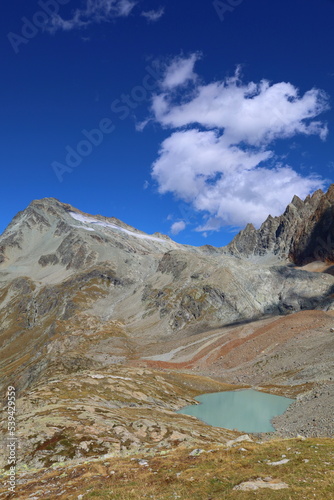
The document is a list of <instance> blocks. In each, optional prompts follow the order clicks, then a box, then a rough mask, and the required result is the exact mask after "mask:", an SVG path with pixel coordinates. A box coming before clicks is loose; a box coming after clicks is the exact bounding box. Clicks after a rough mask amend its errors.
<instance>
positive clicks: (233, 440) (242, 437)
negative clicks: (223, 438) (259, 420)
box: [226, 434, 253, 448]
mask: <svg viewBox="0 0 334 500" xmlns="http://www.w3.org/2000/svg"><path fill="white" fill-rule="evenodd" d="M242 441H249V442H250V443H252V442H253V440H252V439H251V438H250V437H249V436H248V434H243V435H242V436H239V437H237V438H236V439H232V440H231V441H227V443H226V447H227V448H231V446H233V445H234V444H237V443H241V442H242Z"/></svg>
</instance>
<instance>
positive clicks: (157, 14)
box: [141, 7, 165, 23]
mask: <svg viewBox="0 0 334 500" xmlns="http://www.w3.org/2000/svg"><path fill="white" fill-rule="evenodd" d="M164 13H165V9H164V7H160V9H158V10H147V11H143V12H142V13H141V15H142V16H143V17H145V18H146V19H147V20H148V21H150V22H152V23H154V22H155V21H158V19H160V18H161V17H162V16H163V15H164Z"/></svg>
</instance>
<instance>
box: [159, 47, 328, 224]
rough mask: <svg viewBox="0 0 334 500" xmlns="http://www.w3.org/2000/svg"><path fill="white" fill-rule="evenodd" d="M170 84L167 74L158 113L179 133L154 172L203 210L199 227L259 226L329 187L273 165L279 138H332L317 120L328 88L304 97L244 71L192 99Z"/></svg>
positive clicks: (164, 188) (198, 88)
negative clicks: (246, 79) (295, 200)
mask: <svg viewBox="0 0 334 500" xmlns="http://www.w3.org/2000/svg"><path fill="white" fill-rule="evenodd" d="M196 59H197V56H196V55H193V56H192V58H187V59H185V60H184V64H182V61H181V59H180V58H178V59H177V60H176V62H175V64H174V63H172V64H171V66H170V68H172V71H169V70H167V72H166V75H169V74H173V73H174V68H176V66H177V67H179V68H181V67H185V66H186V64H187V65H188V66H187V67H188V73H187V74H188V75H189V74H193V75H195V73H194V69H193V67H194V63H195V62H196ZM190 61H191V62H192V65H191V66H190V65H189V62H190ZM190 67H191V71H190V70H189V68H190ZM193 79H195V77H194V78H193ZM181 80H182V78H180V81H181ZM184 81H186V80H184ZM165 82H166V76H165V79H164V80H163V84H164V85H163V87H164V92H163V93H161V94H158V95H155V96H154V97H153V100H152V111H153V115H154V118H155V120H156V121H158V122H159V123H160V124H161V125H163V126H164V127H169V128H172V129H173V128H174V129H177V130H176V131H173V132H172V133H171V135H170V136H169V137H168V138H167V139H165V140H164V141H163V143H162V145H161V148H160V151H159V156H158V158H157V160H156V161H155V163H154V164H153V169H152V176H153V178H154V179H155V181H156V182H157V183H158V189H159V192H160V193H167V192H171V193H173V194H174V195H175V197H176V198H177V199H180V200H183V201H185V202H187V203H189V204H191V205H192V207H193V208H194V209H195V210H197V211H199V212H201V213H202V214H203V216H204V223H203V224H202V225H201V226H200V227H199V228H197V230H201V231H208V230H219V228H220V227H222V226H239V227H240V226H244V225H245V224H246V223H247V222H252V223H253V224H255V225H256V226H259V225H260V224H261V222H263V220H264V219H265V218H266V217H267V216H268V215H269V214H271V215H273V216H274V215H279V214H281V213H282V211H283V210H284V208H285V207H286V205H287V204H288V203H290V201H291V199H292V197H293V196H294V195H295V194H296V195H298V196H299V197H301V198H304V197H306V196H307V195H308V194H309V193H310V192H312V191H314V190H315V189H318V188H324V181H323V180H322V179H320V178H319V177H316V176H308V177H307V176H302V175H301V174H299V173H297V172H296V171H295V170H294V169H293V168H292V167H291V166H289V165H285V164H281V163H276V164H275V163H274V161H275V153H274V142H275V140H277V139H286V138H290V137H293V136H295V135H296V134H303V135H311V134H312V135H318V136H319V137H320V138H321V139H325V138H326V135H327V127H326V124H324V123H323V122H321V121H319V120H315V119H314V118H315V117H317V116H318V115H319V114H320V113H322V112H323V111H325V110H327V109H328V100H327V97H326V95H325V94H324V93H323V92H322V91H320V90H317V89H312V90H309V91H308V92H306V93H305V94H304V95H302V96H300V95H299V91H298V89H297V88H296V87H294V86H293V85H292V84H291V83H286V82H281V83H276V84H270V83H269V82H268V81H265V80H263V81H261V82H260V83H254V82H250V83H247V84H245V83H243V82H242V81H241V79H240V72H239V70H238V71H237V72H236V74H235V76H234V77H232V78H227V79H226V80H224V81H221V82H214V83H209V84H207V85H202V84H201V85H200V84H197V85H195V89H194V90H193V91H192V95H190V96H189V90H187V93H186V97H184V96H183V95H182V93H181V92H178V94H177V95H175V90H174V85H173V84H172V83H171V84H169V85H168V84H166V83H165ZM167 82H168V80H167ZM172 82H173V80H172ZM180 101H181V104H180ZM276 161H277V160H276Z"/></svg>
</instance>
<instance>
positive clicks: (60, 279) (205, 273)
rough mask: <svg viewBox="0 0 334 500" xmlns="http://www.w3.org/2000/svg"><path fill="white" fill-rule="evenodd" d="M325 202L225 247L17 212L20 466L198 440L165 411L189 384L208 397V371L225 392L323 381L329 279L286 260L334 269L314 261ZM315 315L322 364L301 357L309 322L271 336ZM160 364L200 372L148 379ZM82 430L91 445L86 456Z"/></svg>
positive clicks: (1, 301)
mask: <svg viewBox="0 0 334 500" xmlns="http://www.w3.org/2000/svg"><path fill="white" fill-rule="evenodd" d="M332 195H333V190H330V191H329V193H327V195H323V194H322V193H320V192H317V193H315V194H314V195H313V197H312V198H308V199H306V200H305V202H302V201H300V200H298V199H297V198H294V200H293V202H292V204H291V205H289V207H288V208H287V210H286V212H285V214H284V215H282V216H281V217H280V218H276V219H272V218H271V219H268V220H267V221H266V223H264V225H263V226H262V227H261V229H260V230H259V231H256V230H255V229H254V228H252V227H251V226H248V227H247V228H246V229H245V230H244V231H242V232H241V233H240V235H238V236H237V237H236V238H235V239H234V241H233V242H232V243H231V244H230V245H229V246H228V247H225V248H221V249H217V248H213V247H209V246H203V247H200V248H195V247H190V246H185V245H180V244H177V243H175V242H173V241H172V240H171V239H170V238H168V237H167V236H164V235H161V234H154V235H147V234H145V233H143V232H141V231H138V230H136V229H135V228H132V227H130V226H128V225H126V224H124V223H123V222H121V221H119V220H117V219H115V218H106V217H102V216H92V215H89V214H85V213H83V212H80V211H79V210H77V209H76V208H74V207H72V206H70V205H67V204H63V203H61V202H59V201H57V200H55V199H52V198H45V199H43V200H38V201H34V202H32V203H31V204H30V205H29V207H28V208H27V209H26V210H24V211H23V212H20V213H19V214H18V215H17V216H16V217H15V218H14V219H13V221H12V223H11V224H10V225H9V226H8V228H7V229H6V231H5V232H4V233H3V234H2V235H1V236H0V370H1V383H2V384H3V387H6V386H8V385H14V386H15V387H16V388H17V390H18V391H19V394H20V398H19V401H20V405H21V408H22V413H21V417H20V418H21V420H20V425H21V429H22V436H25V438H24V439H26V441H25V444H24V447H23V448H24V449H23V448H22V453H23V455H24V456H25V457H26V460H27V463H28V462H29V461H30V462H31V463H35V464H36V465H37V466H41V465H43V464H44V465H45V464H52V463H54V462H57V460H58V461H59V460H61V458H59V457H63V458H64V456H65V458H64V460H65V459H67V458H73V457H80V456H90V455H92V456H93V455H94V454H96V453H107V452H110V450H114V449H116V450H124V449H132V448H131V447H133V446H134V447H138V446H141V444H143V443H144V441H145V443H146V445H147V446H151V445H152V446H153V444H154V443H155V444H156V443H157V442H159V443H165V445H167V444H168V446H169V445H171V443H180V442H183V441H182V440H186V439H188V438H189V439H193V438H192V437H191V436H192V432H193V429H194V424H193V423H192V422H190V423H189V420H187V419H186V417H185V416H178V417H177V421H176V420H175V419H174V417H172V416H171V414H170V412H171V410H175V409H176V408H179V407H181V406H183V405H184V404H185V402H189V401H191V398H192V396H193V395H194V386H195V387H198V389H199V388H200V387H201V388H202V391H203V392H205V390H211V388H214V389H215V390H217V385H214V386H212V381H211V382H210V383H209V382H207V379H205V380H204V381H203V379H202V378H201V377H202V375H203V374H204V375H209V376H210V374H214V375H215V376H216V377H218V378H220V379H221V380H228V381H229V382H232V383H236V381H238V380H240V381H241V382H243V383H244V382H246V383H248V382H249V381H250V383H252V380H256V381H258V382H259V383H263V382H264V381H265V382H266V383H269V380H270V381H271V383H273V382H272V381H273V380H275V381H276V382H275V383H277V380H281V381H282V379H279V378H277V377H280V376H281V375H280V374H281V373H285V372H286V373H288V377H290V378H289V380H292V381H293V382H296V381H298V377H300V380H302V382H301V383H306V382H308V381H309V380H311V379H312V380H318V378H319V377H320V378H321V377H323V378H324V379H326V380H327V378H328V379H329V373H330V356H329V354H328V353H330V352H331V349H332V347H331V346H332V344H331V342H332V338H331V337H330V338H329V337H328V335H326V334H325V333H324V332H323V330H322V329H323V326H322V325H326V328H327V330H329V324H330V322H331V311H332V309H334V295H333V294H334V276H332V275H331V274H330V273H322V272H309V271H306V270H303V269H297V268H295V267H294V266H292V265H291V263H289V262H288V261H287V260H286V259H287V257H290V258H291V259H292V258H293V259H294V261H295V262H297V263H303V262H309V261H310V260H312V259H313V260H314V257H317V259H319V258H320V257H322V258H323V259H331V254H330V251H327V250H326V254H323V255H320V254H319V255H316V252H317V251H318V250H317V242H318V240H319V238H324V241H327V240H326V239H325V237H324V236H325V235H324V233H325V232H326V231H327V230H328V231H330V233H329V234H332V232H331V231H332V216H331V210H332V208H331V207H332V205H331V199H332V198H331V197H332ZM314 238H315V241H314ZM264 242H265V243H264ZM312 255H313V257H312ZM254 257H256V258H254ZM314 309H318V311H317V314H319V317H318V316H315V319H314V321H315V323H314V324H315V325H316V328H319V329H320V330H319V331H318V330H316V328H314V329H313V330H312V332H311V333H308V334H307V336H306V337H305V338H306V340H305V342H306V341H307V342H309V344H308V346H309V347H308V348H312V342H314V345H315V346H316V352H317V356H318V357H317V358H316V357H312V356H306V357H305V359H304V358H300V359H299V358H298V359H297V358H296V356H297V354H299V353H301V352H303V349H304V348H305V345H306V344H305V345H304V343H303V342H304V337H303V336H302V335H303V332H304V330H303V328H304V326H303V327H300V324H299V323H298V325H299V326H298V328H295V327H290V326H289V324H290V323H289V321H287V323H284V328H283V329H282V328H280V327H277V332H276V329H275V328H276V327H275V325H274V326H273V327H272V326H271V322H272V321H276V320H277V317H278V316H286V315H288V314H291V313H295V312H297V313H298V314H301V315H302V316H301V320H300V321H301V323H303V321H304V322H306V323H307V324H309V318H308V317H306V316H304V314H305V313H308V312H309V311H310V310H314ZM311 312H315V311H311ZM292 316H294V315H292ZM298 321H299V320H298ZM275 324H276V323H275ZM303 324H304V323H303ZM279 325H280V324H279ZM319 325H320V326H319ZM292 330H293V332H295V337H294V333H293V332H292ZM314 332H315V333H314ZM310 338H311V340H309V339H310ZM300 342H301V344H300ZM287 346H288V347H287ZM310 346H311V347H310ZM286 349H287V350H288V352H289V353H290V354H291V355H290V354H289V356H287V355H286V351H285V350H286ZM296 353H297V354H296ZM324 353H325V354H324ZM326 353H327V354H328V355H326ZM267 359H270V360H271V361H270V366H271V367H273V368H272V369H271V370H270V371H266V370H267V364H266V363H267V361H266V360H267ZM316 359H321V360H322V369H321V370H322V371H321V370H320V371H319V370H318V369H316V367H315V362H316V361H315V360H316ZM143 367H144V368H145V367H151V368H152V367H153V368H152V371H145V370H144V371H143V369H142V368H143ZM161 367H163V368H190V369H192V370H194V371H196V370H197V372H198V375H196V377H195V378H194V379H191V380H192V381H191V382H189V380H188V379H184V378H182V377H181V375H180V377H181V378H179V379H177V381H176V382H175V379H174V378H172V379H171V380H170V381H168V380H169V379H166V378H165V379H161V377H160V376H159V375H158V373H156V372H154V370H153V369H155V368H158V369H160V368H161ZM259 367H261V369H259ZM145 377H146V378H145ZM144 379H145V383H143V380H144ZM146 379H147V380H146ZM181 379H182V380H181ZM285 380H288V379H285ZM101 381H103V383H102V382H101ZM115 381H116V382H115ZM114 382H115V387H111V385H110V384H111V383H114ZM174 382H175V383H174ZM55 384H56V385H55ZM143 384H144V385H143ZM180 384H181V385H180ZM94 385H95V386H96V387H93V386H94ZM120 386H121V389H122V390H119V387H120ZM181 386H182V388H183V389H182V390H181V389H180V387H181ZM205 388H207V389H205ZM117 391H118V392H117ZM166 394H167V395H168V396H166ZM113 398H114V400H115V401H114V403H113V404H111V402H110V401H111V400H112V399H113ZM115 398H116V399H115ZM189 398H190V399H189ZM64 401H67V402H66V403H64ZM69 403H70V406H68V404H69ZM79 409H81V410H80V411H81V413H80V414H78V411H79ZM94 412H95V413H94ZM164 412H165V413H164ZM168 412H169V413H168ZM31 414H34V422H35V424H34V425H35V430H36V426H40V428H41V429H43V432H42V434H41V436H38V437H37V436H36V433H34V429H33V428H32V427H31V425H30V421H29V418H28V417H27V415H31ZM101 414H102V417H103V418H100V417H101ZM105 414H107V415H105ZM49 415H52V422H53V423H52V425H51V424H50V418H51V417H49ZM150 415H154V418H153V419H152V418H151V420H150V422H151V423H150V424H148V423H147V418H148V417H149V416H150ZM173 415H174V414H173ZM106 419H107V420H106ZM108 419H110V421H109V420H108ZM145 419H146V420H145ZM142 420H144V424H145V425H144V424H143V423H142ZM106 421H108V422H109V423H108V425H107V426H106V425H105V423H103V422H106ZM115 421H117V422H118V423H117V422H116V423H115ZM54 422H58V423H57V424H55V425H54ZM145 422H146V423H145ZM161 422H164V423H161ZM143 425H144V428H145V429H146V430H145V433H146V434H145V439H144V437H143V436H144V431H143V430H142V426H143ZM203 425H204V424H203ZM145 426H146V427H145ZM137 427H138V428H137ZM110 428H113V429H114V431H113V432H112V434H110V432H111V431H109V430H108V429H110ZM181 428H182V429H183V431H182V432H183V434H182V436H183V437H182V438H180V435H181V433H180V432H178V431H177V429H181ZM78 429H80V432H79V431H78ZM92 429H97V431H96V433H95V434H94V432H93V431H92ZM157 429H160V430H159V431H158V430H157ZM78 432H79V434H78ZM196 432H197V431H196ZM203 432H204V434H206V432H207V431H205V430H204V431H202V430H201V429H199V431H198V435H202V434H201V433H203ZM87 433H88V434H89V435H90V437H91V440H90V443H91V444H89V445H88V444H87V443H86V442H85V444H83V445H82V447H81V444H80V443H81V441H82V440H83V439H84V436H85V435H86V434H87ZM108 433H109V434H108ZM151 434H152V435H151ZM213 434H214V433H213ZM213 434H212V436H213ZM157 436H160V437H157ZM189 436H190V437H189ZM212 439H214V437H212ZM108 440H109V441H108ZM65 441H66V442H71V443H72V445H73V446H72V445H71V447H70V448H69V449H68V450H67V448H66V446H67V445H66V446H65V445H64V444H61V443H63V442H64V443H65ZM193 442H195V441H193ZM106 443H107V444H106ZM108 443H109V444H108ZM152 443H153V444H152ZM102 445H103V446H102ZM146 445H145V446H146ZM64 446H65V448H66V450H67V451H66V450H65V448H64ZM68 446H69V445H68ZM143 446H144V445H143ZM87 447H88V448H87ZM64 450H65V451H66V453H67V455H66V453H65V451H64ZM69 450H70V451H69ZM80 450H81V451H80ZM64 454H65V455H64Z"/></svg>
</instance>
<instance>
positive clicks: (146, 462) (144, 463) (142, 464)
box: [138, 460, 148, 467]
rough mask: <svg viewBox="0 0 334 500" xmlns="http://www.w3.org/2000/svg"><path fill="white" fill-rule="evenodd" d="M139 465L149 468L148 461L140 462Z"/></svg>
mask: <svg viewBox="0 0 334 500" xmlns="http://www.w3.org/2000/svg"><path fill="white" fill-rule="evenodd" d="M138 464H139V465H141V466H143V467H148V461H147V460H138Z"/></svg>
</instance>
